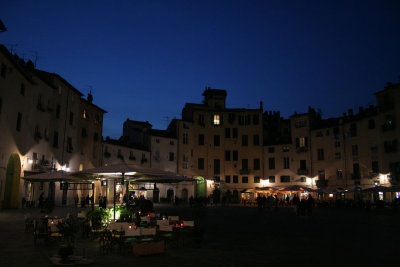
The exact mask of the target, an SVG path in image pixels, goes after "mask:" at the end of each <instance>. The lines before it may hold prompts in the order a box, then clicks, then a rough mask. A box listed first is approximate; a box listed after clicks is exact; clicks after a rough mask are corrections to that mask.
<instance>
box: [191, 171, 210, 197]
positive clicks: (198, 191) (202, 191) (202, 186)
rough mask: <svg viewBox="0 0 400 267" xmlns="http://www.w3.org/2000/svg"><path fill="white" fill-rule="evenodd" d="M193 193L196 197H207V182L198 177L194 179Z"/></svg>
mask: <svg viewBox="0 0 400 267" xmlns="http://www.w3.org/2000/svg"><path fill="white" fill-rule="evenodd" d="M194 193H195V196H196V197H207V182H206V179H204V178H203V177H201V176H199V177H197V178H196V183H195V185H194Z"/></svg>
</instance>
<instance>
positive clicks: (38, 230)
mask: <svg viewBox="0 0 400 267" xmlns="http://www.w3.org/2000/svg"><path fill="white" fill-rule="evenodd" d="M33 225H34V226H33V243H34V245H36V244H37V240H38V239H44V242H45V244H46V245H47V244H48V241H49V229H48V226H47V222H38V221H37V220H34V221H33Z"/></svg>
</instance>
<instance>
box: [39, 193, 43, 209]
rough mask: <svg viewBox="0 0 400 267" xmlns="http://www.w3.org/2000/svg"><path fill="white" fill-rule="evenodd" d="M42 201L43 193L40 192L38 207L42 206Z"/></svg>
mask: <svg viewBox="0 0 400 267" xmlns="http://www.w3.org/2000/svg"><path fill="white" fill-rule="evenodd" d="M43 202H44V193H43V192H42V193H41V194H40V196H39V209H42V208H43Z"/></svg>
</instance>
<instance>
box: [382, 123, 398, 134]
mask: <svg viewBox="0 0 400 267" xmlns="http://www.w3.org/2000/svg"><path fill="white" fill-rule="evenodd" d="M393 130H396V126H395V125H394V123H385V124H383V125H382V131H384V132H386V131H393Z"/></svg>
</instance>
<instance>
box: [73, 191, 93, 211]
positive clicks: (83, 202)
mask: <svg viewBox="0 0 400 267" xmlns="http://www.w3.org/2000/svg"><path fill="white" fill-rule="evenodd" d="M74 200H75V207H78V204H79V197H78V196H77V195H75V196H74ZM80 204H81V208H86V206H88V207H89V205H90V204H91V205H92V206H93V205H94V196H93V195H92V196H91V197H89V194H87V195H86V197H85V195H84V194H82V195H81V198H80Z"/></svg>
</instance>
